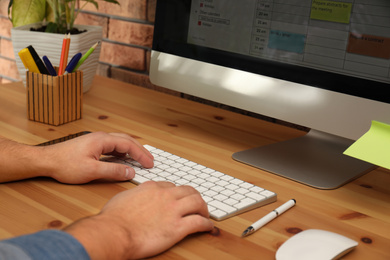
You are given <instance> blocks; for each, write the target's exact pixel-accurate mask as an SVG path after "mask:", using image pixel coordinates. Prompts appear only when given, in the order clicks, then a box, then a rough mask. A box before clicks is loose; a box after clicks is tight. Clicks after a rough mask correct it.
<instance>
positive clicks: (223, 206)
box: [102, 145, 276, 221]
mask: <svg viewBox="0 0 390 260" xmlns="http://www.w3.org/2000/svg"><path fill="white" fill-rule="evenodd" d="M145 148H146V149H148V150H149V151H150V152H151V153H152V155H153V156H154V167H153V168H151V169H146V168H143V167H142V166H141V165H140V164H139V163H138V162H136V161H134V160H133V159H131V158H120V157H105V158H103V159H102V160H104V161H110V162H116V163H123V164H128V165H130V166H131V167H132V168H134V169H135V172H136V175H135V177H134V179H132V180H131V181H132V182H133V183H135V184H137V185H138V184H141V183H143V182H146V181H149V180H152V181H169V182H172V183H174V184H176V185H177V186H180V185H189V186H192V187H194V188H195V189H196V190H197V191H199V192H200V194H201V195H202V197H203V199H204V200H205V201H206V203H207V205H208V209H209V213H210V216H211V218H213V219H215V220H219V221H220V220H223V219H226V218H229V217H232V216H235V215H237V214H240V213H242V212H245V211H248V210H251V209H254V208H257V207H260V206H263V205H265V204H268V203H271V202H274V201H276V193H274V192H272V191H269V190H266V189H264V188H261V187H258V186H255V185H253V184H250V183H248V182H244V181H242V180H240V179H237V178H234V177H231V176H229V175H226V174H224V173H221V172H219V171H215V170H213V169H210V168H208V167H206V166H203V165H200V164H197V163H195V162H193V161H189V160H187V159H184V158H182V157H179V156H177V155H174V154H171V153H169V152H166V151H163V150H161V149H157V148H155V147H152V146H150V145H145Z"/></svg>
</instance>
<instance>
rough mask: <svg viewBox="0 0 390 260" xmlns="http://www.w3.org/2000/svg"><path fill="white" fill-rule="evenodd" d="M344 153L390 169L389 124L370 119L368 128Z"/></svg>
mask: <svg viewBox="0 0 390 260" xmlns="http://www.w3.org/2000/svg"><path fill="white" fill-rule="evenodd" d="M344 154H346V155H349V156H352V157H355V158H358V159H360V160H363V161H366V162H369V163H372V164H375V165H378V166H381V167H384V168H387V169H390V125H388V124H385V123H381V122H378V121H372V124H371V128H370V130H369V131H368V132H367V133H365V134H364V135H363V136H362V137H360V138H359V139H358V140H357V141H356V142H355V143H353V144H352V145H351V146H350V147H349V148H348V149H347V150H346V151H345V152H344Z"/></svg>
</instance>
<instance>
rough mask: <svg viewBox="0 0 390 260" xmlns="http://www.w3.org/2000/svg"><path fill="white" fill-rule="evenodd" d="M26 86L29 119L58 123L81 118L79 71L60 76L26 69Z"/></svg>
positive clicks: (81, 78) (81, 91) (81, 98)
mask: <svg viewBox="0 0 390 260" xmlns="http://www.w3.org/2000/svg"><path fill="white" fill-rule="evenodd" d="M56 69H57V68H56ZM26 89H27V117H28V119H29V120H32V121H36V122H41V123H45V124H49V125H54V126H59V125H62V124H65V123H68V122H72V121H75V120H78V119H81V117H82V109H83V72H82V71H76V72H72V73H69V74H67V75H61V76H50V75H46V74H39V73H33V72H29V71H27V72H26Z"/></svg>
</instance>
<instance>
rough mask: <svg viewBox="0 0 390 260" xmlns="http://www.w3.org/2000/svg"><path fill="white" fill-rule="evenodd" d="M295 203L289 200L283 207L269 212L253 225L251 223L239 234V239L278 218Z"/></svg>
mask: <svg viewBox="0 0 390 260" xmlns="http://www.w3.org/2000/svg"><path fill="white" fill-rule="evenodd" d="M295 203H296V200H295V199H291V200H289V201H287V202H286V203H284V204H283V205H281V206H280V207H278V208H277V209H275V210H273V211H271V212H270V213H268V214H267V215H265V216H264V217H262V218H261V219H259V220H258V221H256V222H255V223H253V224H252V225H251V226H250V227H248V228H247V229H245V231H244V232H243V233H242V234H241V237H246V236H249V235H250V234H252V233H253V232H255V231H257V230H259V229H260V228H261V227H263V226H264V225H266V224H267V223H269V222H270V221H271V220H273V219H274V218H276V217H278V216H279V215H281V214H282V213H284V212H285V211H287V210H288V209H291V208H292V207H294V206H295Z"/></svg>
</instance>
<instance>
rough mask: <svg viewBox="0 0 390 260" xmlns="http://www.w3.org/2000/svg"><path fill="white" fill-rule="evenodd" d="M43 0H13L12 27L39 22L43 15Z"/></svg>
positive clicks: (44, 7)
mask: <svg viewBox="0 0 390 260" xmlns="http://www.w3.org/2000/svg"><path fill="white" fill-rule="evenodd" d="M45 12H46V1H45V0H13V4H12V25H13V26H14V27H17V26H22V25H25V24H30V23H37V22H41V21H42V20H43V19H44V17H45Z"/></svg>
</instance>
